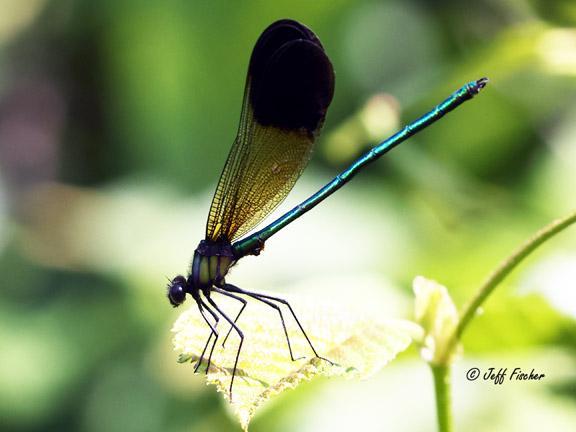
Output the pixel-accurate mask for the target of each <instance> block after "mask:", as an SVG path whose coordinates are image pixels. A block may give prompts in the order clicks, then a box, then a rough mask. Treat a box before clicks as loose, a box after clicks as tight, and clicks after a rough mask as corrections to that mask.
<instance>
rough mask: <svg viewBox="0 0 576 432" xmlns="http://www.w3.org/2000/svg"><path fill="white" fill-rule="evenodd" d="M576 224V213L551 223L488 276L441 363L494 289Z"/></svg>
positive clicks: (472, 301)
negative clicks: (552, 238) (542, 246)
mask: <svg viewBox="0 0 576 432" xmlns="http://www.w3.org/2000/svg"><path fill="white" fill-rule="evenodd" d="M575 222H576V211H574V212H572V213H570V214H569V215H568V216H565V217H563V218H561V219H557V220H555V221H553V222H551V223H550V224H548V225H546V226H545V227H544V228H542V229H540V230H539V231H538V232H536V233H535V234H534V235H533V236H532V237H530V238H529V239H528V240H527V241H525V242H524V243H523V244H522V245H520V247H518V248H517V249H516V250H515V251H514V252H513V253H512V255H510V256H509V257H508V258H506V259H505V260H504V261H502V263H500V265H499V266H498V267H497V268H496V270H494V271H493V272H492V273H491V274H490V276H488V278H487V279H486V280H485V281H484V283H483V284H482V285H481V286H480V289H479V290H478V291H477V293H476V295H475V296H474V297H473V298H472V300H471V301H470V302H469V303H468V305H467V306H466V307H465V308H464V312H463V313H462V314H461V317H460V320H459V321H458V325H457V326H456V328H455V330H454V331H453V333H452V334H451V336H450V338H449V340H448V343H447V344H446V345H445V349H444V353H443V354H442V355H441V356H440V361H439V363H441V364H442V363H447V362H449V358H450V357H451V355H452V353H453V351H454V349H455V348H456V345H457V344H458V342H459V340H460V338H461V336H462V334H463V333H464V330H466V328H467V327H468V324H469V323H470V321H471V320H472V318H473V317H474V316H475V315H476V312H477V311H478V308H479V307H480V306H481V305H482V303H484V301H485V300H486V298H488V296H489V295H490V294H491V293H492V291H494V288H496V287H497V286H498V284H500V282H502V280H504V278H505V277H506V276H508V275H509V274H510V273H511V272H512V270H514V269H515V268H516V267H517V266H518V264H520V262H522V261H523V260H524V258H526V257H527V256H528V255H530V254H531V253H532V252H533V251H534V250H535V249H536V248H537V247H538V246H540V245H541V244H542V243H544V242H545V241H546V240H548V239H549V238H551V237H553V236H554V235H556V234H558V233H559V232H561V231H562V230H564V229H565V228H567V227H569V226H570V225H572V224H573V223H575Z"/></svg>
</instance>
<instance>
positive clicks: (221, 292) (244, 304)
mask: <svg viewBox="0 0 576 432" xmlns="http://www.w3.org/2000/svg"><path fill="white" fill-rule="evenodd" d="M214 290H215V291H217V292H219V293H220V294H223V295H228V293H227V292H225V291H222V290H221V289H219V288H216V287H214ZM229 297H233V298H235V299H236V300H238V301H241V302H242V307H241V308H240V310H239V311H238V314H237V315H236V318H234V324H236V323H237V322H238V318H240V315H242V312H244V308H245V307H246V305H247V304H248V302H247V301H246V300H244V299H243V298H240V297H238V296H229ZM233 328H234V327H232V326H230V330H228V333H226V337H225V338H224V342H222V348H224V345H226V341H227V340H228V336H230V333H232V329H233Z"/></svg>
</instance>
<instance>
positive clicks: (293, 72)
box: [167, 19, 488, 398]
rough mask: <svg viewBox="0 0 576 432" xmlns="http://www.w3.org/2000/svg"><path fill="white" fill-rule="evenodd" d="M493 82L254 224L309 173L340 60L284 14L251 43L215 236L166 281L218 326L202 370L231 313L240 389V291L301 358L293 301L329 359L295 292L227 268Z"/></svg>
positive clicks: (177, 298) (448, 103)
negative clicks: (254, 288)
mask: <svg viewBox="0 0 576 432" xmlns="http://www.w3.org/2000/svg"><path fill="white" fill-rule="evenodd" d="M487 82H488V80H487V79H486V78H481V79H479V80H476V81H472V82H470V83H468V84H466V85H464V86H463V87H461V88H460V89H458V90H457V91H456V92H454V93H453V94H452V95H450V96H449V97H448V98H447V99H446V100H444V101H443V102H442V103H440V104H439V105H437V106H436V107H434V108H433V109H432V110H431V111H430V112H428V113H427V114H424V115H423V116H422V117H420V118H418V119H417V120H415V121H414V122H412V123H410V124H409V125H407V126H405V127H404V128H403V129H401V130H400V131H399V132H397V133H395V134H394V135H392V136H391V137H390V138H388V139H386V140H384V141H382V142H381V143H380V144H378V145H377V146H375V147H373V148H372V149H371V150H370V151H368V152H367V153H365V154H364V155H363V156H361V157H360V158H359V159H357V160H356V161H355V162H353V163H352V165H350V166H349V167H348V168H347V169H346V170H344V171H343V172H341V173H340V174H338V175H337V176H336V177H335V178H334V179H333V180H332V181H330V182H329V183H328V184H326V185H325V186H324V187H322V188H321V189H320V190H319V191H318V192H316V193H315V194H314V195H312V196H311V197H310V198H308V199H306V200H305V201H303V202H302V203H300V204H299V205H297V206H296V207H294V208H293V209H292V210H290V211H288V212H287V213H285V214H284V215H282V216H280V217H279V218H278V219H276V220H275V221H273V222H272V223H270V224H269V225H267V226H265V227H264V228H262V229H260V230H259V231H256V232H254V233H252V234H248V233H249V232H250V231H252V230H253V228H255V227H256V225H258V224H259V223H260V222H261V221H262V220H263V219H264V218H265V217H266V216H267V215H268V214H269V213H270V212H271V211H272V210H274V209H275V208H276V207H277V206H278V205H279V204H280V203H281V202H282V201H283V200H284V198H285V197H286V196H287V195H288V193H289V192H290V190H291V189H292V187H293V186H294V183H295V182H296V180H297V179H298V177H300V175H301V174H302V171H303V170H304V168H305V166H306V165H307V163H308V161H309V159H310V155H311V152H312V146H313V144H314V141H315V140H316V138H317V137H318V135H319V134H320V130H321V129H322V125H323V123H324V118H325V116H326V111H327V109H328V106H329V105H330V102H331V101H332V96H333V94H334V71H333V68H332V63H331V62H330V59H329V58H328V56H327V55H326V52H325V51H324V48H323V46H322V44H321V43H320V40H319V39H318V37H317V36H316V35H315V34H314V33H313V32H312V31H311V30H310V29H309V28H307V27H306V26H304V25H303V24H300V23H299V22H297V21H293V20H289V19H283V20H279V21H276V22H274V23H272V24H271V25H270V26H269V27H268V28H266V29H265V30H264V32H263V33H262V35H261V36H260V37H259V39H258V40H257V42H256V45H255V46H254V50H253V51H252V56H251V58H250V63H249V67H248V75H247V78H246V87H245V91H244V101H243V104H242V113H241V115H240V126H239V129H238V133H237V136H236V139H235V141H234V143H233V145H232V148H231V149H230V153H229V155H228V159H227V160H226V163H225V165H224V169H223V171H222V174H221V176H220V180H219V182H218V186H217V187H216V192H215V194H214V198H213V199H212V205H211V207H210V211H209V214H208V222H207V224H206V237H205V239H204V240H202V241H201V242H200V244H199V245H198V247H197V249H196V250H195V252H194V258H193V260H192V268H191V270H190V272H189V273H188V275H187V277H184V276H181V275H179V276H176V277H175V278H174V279H172V280H171V281H170V283H169V284H168V287H167V290H168V299H169V300H170V303H171V304H172V305H173V306H174V307H176V306H178V305H180V304H181V303H182V302H184V300H185V299H186V294H190V295H191V296H192V298H193V299H194V300H195V301H196V304H197V305H198V309H199V311H200V314H201V315H202V317H203V318H204V320H205V321H206V323H207V325H208V326H209V327H210V330H211V332H210V335H209V337H208V340H207V341H206V345H205V346H204V350H203V351H202V353H201V355H200V358H199V359H198V363H197V365H196V367H195V372H197V371H198V368H199V367H200V365H201V364H202V362H203V360H204V355H205V354H206V350H207V348H208V346H209V344H210V341H211V340H212V337H214V340H213V342H212V346H211V348H210V353H209V354H208V360H207V364H206V373H208V371H209V369H210V363H211V360H212V353H213V352H214V347H215V346H216V341H217V340H218V338H219V333H218V331H217V329H216V327H217V324H218V322H219V320H220V318H221V317H222V318H224V320H226V321H227V322H228V324H229V325H230V326H231V327H230V330H229V331H228V333H227V335H226V337H225V338H224V341H223V345H224V343H225V342H226V340H227V338H228V336H229V335H230V332H231V331H232V330H234V331H235V332H236V333H237V334H238V336H239V338H240V343H239V345H238V350H237V352H236V358H235V361H234V366H233V369H232V377H231V379H230V398H232V386H233V384H234V377H235V376H236V367H237V365H238V358H239V357H240V352H241V350H242V344H243V343H244V334H243V333H242V330H241V329H240V327H239V326H238V325H237V324H236V323H237V321H238V318H239V317H240V315H241V314H242V312H243V311H244V308H245V307H246V304H247V300H246V299H245V298H243V297H241V296H245V297H250V298H253V299H256V300H258V301H261V302H263V303H265V304H266V305H268V306H270V307H272V308H274V309H275V310H276V311H277V312H278V314H279V316H280V320H281V322H282V327H283V329H284V334H285V336H286V341H287V343H288V351H289V354H290V358H291V359H292V360H296V359H295V358H294V353H293V352H292V347H291V345H290V339H289V337H288V331H287V330H286V324H285V322H284V316H283V314H282V309H281V307H280V306H284V307H286V308H287V309H288V310H289V311H290V313H291V314H292V316H293V317H294V319H295V321H296V323H297V325H298V327H299V328H300V330H301V332H302V334H303V336H304V337H305V338H306V340H307V342H308V345H309V346H310V348H311V350H312V352H313V353H314V355H315V356H316V357H318V358H321V359H323V360H326V361H328V362H330V360H328V359H325V358H323V357H321V356H320V355H319V354H318V353H317V352H316V349H315V348H314V345H313V344H312V341H311V340H310V339H309V338H308V335H307V334H306V331H305V330H304V328H303V327H302V325H301V324H300V321H299V320H298V318H297V316H296V314H295V312H294V310H293V309H292V307H291V306H290V304H289V303H288V302H287V301H286V300H284V299H281V298H279V297H274V296H271V295H268V294H259V293H255V292H251V291H247V290H244V289H242V288H239V287H237V286H235V285H232V284H229V283H227V282H226V280H225V276H226V274H227V273H228V271H229V269H230V267H232V266H233V265H234V264H236V263H237V262H238V261H239V260H240V259H241V258H243V257H245V256H247V255H259V254H260V252H261V251H262V249H263V248H264V243H265V242H266V240H268V239H269V238H270V237H271V236H273V235H274V234H276V233H277V232H278V231H280V230H281V229H282V228H284V227H285V226H286V225H288V224H289V223H291V222H293V221H294V220H296V219H297V218H299V217H300V216H302V215H303V214H304V213H306V212H307V211H309V210H311V209H312V208H313V207H315V206H316V205H317V204H319V203H320V202H322V201H323V200H324V199H326V198H328V197H329V196H330V195H332V194H333V193H334V192H336V191H337V190H338V189H340V188H341V187H342V186H344V185H345V184H346V183H347V182H348V181H350V180H351V179H352V177H354V175H355V174H357V173H358V171H360V170H361V169H362V168H363V167H364V166H366V165H367V164H369V163H370V162H373V161H375V160H376V159H378V158H379V157H380V156H382V155H383V154H385V153H387V152H388V151H389V150H391V149H393V148H394V147H396V146H397V145H398V144H400V143H401V142H403V141H405V140H406V139H408V138H409V137H411V136H412V135H414V134H416V133H417V132H419V131H421V130H422V129H424V128H426V127H428V126H430V125H431V124H432V123H434V122H436V121H437V120H439V119H440V118H441V117H443V116H444V115H445V114H447V113H448V112H450V111H452V110H453V109H455V108H456V107H458V106H459V105H461V104H462V103H463V102H465V101H467V100H469V99H472V98H473V97H474V96H475V95H476V94H478V93H479V92H480V90H481V89H482V88H484V86H485V85H486V83H487ZM243 236H244V237H243ZM213 293H218V294H221V295H224V296H227V297H230V298H232V299H234V300H237V301H238V302H240V303H241V305H242V306H241V308H240V310H239V312H238V314H237V315H236V317H235V318H234V319H231V318H230V317H228V315H226V313H224V311H223V310H222V309H221V308H220V307H219V306H218V304H217V303H216V302H215V301H214V299H213V298H212V296H211V295H212V294H213ZM210 317H212V320H213V323H212V322H211V321H210ZM330 363H331V362H330Z"/></svg>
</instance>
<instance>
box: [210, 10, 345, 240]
mask: <svg viewBox="0 0 576 432" xmlns="http://www.w3.org/2000/svg"><path fill="white" fill-rule="evenodd" d="M333 93H334V72H333V70H332V64H331V63H330V60H329V59H328V57H327V56H326V54H325V53H324V49H323V47H322V45H321V44H320V41H319V40H318V38H316V36H315V35H314V33H312V31H311V30H309V29H308V28H306V27H305V26H303V25H302V24H300V23H297V22H295V21H291V20H282V21H278V22H276V23H274V24H272V25H271V26H270V27H268V28H267V29H266V30H265V31H264V32H263V33H262V35H261V36H260V38H259V39H258V41H257V42H256V46H255V47H254V51H253V52H252V57H251V59H250V66H249V69H248V78H247V80H246V90H245V94H244V102H243V107H242V115H241V118H240V127H239V129H238V135H237V137H236V140H235V141H234V144H233V146H232V149H231V150H230V154H229V155H228V159H227V161H226V164H225V165H224V170H223V172H222V175H221V176H220V181H219V182H218V186H217V188H216V192H215V194H214V198H213V200H212V206H211V208H210V213H209V216H208V223H207V225H206V239H208V240H212V241H217V240H226V241H229V242H232V241H233V240H236V239H238V238H240V237H241V236H242V235H244V234H246V233H247V232H248V231H250V230H251V229H252V228H254V227H255V226H256V225H257V224H258V223H260V222H261V221H262V220H263V219H264V218H265V217H266V216H267V215H268V214H269V213H270V212H271V211H272V210H274V208H276V207H277V206H278V204H280V203H281V202H282V201H283V200H284V198H285V197H286V195H288V193H289V192H290V190H291V189H292V187H293V186H294V183H295V182H296V180H297V179H298V177H299V176H300V175H301V174H302V171H303V170H304V168H305V167H306V164H307V163H308V161H309V159H310V155H311V152H312V145H313V143H314V140H315V139H316V136H317V135H318V134H319V132H320V129H321V128H322V124H323V123H324V117H325V115H326V110H327V108H328V106H329V104H330V102H331V100H332V95H333Z"/></svg>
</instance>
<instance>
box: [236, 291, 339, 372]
mask: <svg viewBox="0 0 576 432" xmlns="http://www.w3.org/2000/svg"><path fill="white" fill-rule="evenodd" d="M244 293H245V294H246V295H249V296H251V297H254V298H255V299H259V300H262V299H269V300H274V301H277V302H278V303H282V304H283V305H285V306H287V307H288V309H289V310H290V313H291V314H292V316H293V317H294V319H295V320H296V324H298V327H300V331H302V334H303V335H304V337H305V338H306V341H307V342H308V345H310V348H312V351H313V352H314V355H315V356H316V357H318V358H319V359H322V360H324V361H326V362H328V363H330V364H331V365H334V362H333V361H331V360H328V359H327V358H326V357H322V356H320V355H318V353H317V352H316V349H315V348H314V345H312V341H311V340H310V338H309V337H308V335H307V334H306V331H305V330H304V327H302V324H300V320H299V319H298V317H297V316H296V313H295V312H294V309H292V306H291V305H290V303H288V301H287V300H284V299H283V298H280V297H274V296H271V295H268V294H259V293H254V292H249V291H244Z"/></svg>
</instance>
